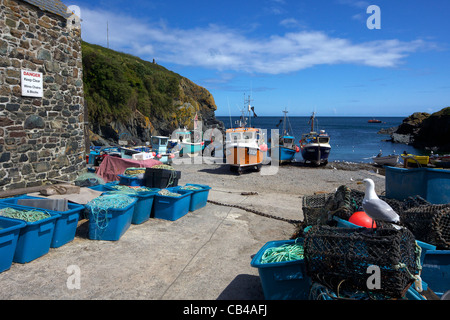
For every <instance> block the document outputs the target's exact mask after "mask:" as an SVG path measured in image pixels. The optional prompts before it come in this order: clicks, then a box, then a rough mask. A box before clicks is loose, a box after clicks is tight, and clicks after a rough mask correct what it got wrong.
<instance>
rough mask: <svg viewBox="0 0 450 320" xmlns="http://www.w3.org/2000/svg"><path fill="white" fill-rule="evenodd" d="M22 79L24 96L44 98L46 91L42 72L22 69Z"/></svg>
mask: <svg viewBox="0 0 450 320" xmlns="http://www.w3.org/2000/svg"><path fill="white" fill-rule="evenodd" d="M21 80H22V82H21V83H22V96H25V97H38V98H42V96H43V92H44V90H43V80H42V73H40V72H34V71H28V70H22V75H21Z"/></svg>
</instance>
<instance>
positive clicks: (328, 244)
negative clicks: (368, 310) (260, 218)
mask: <svg viewBox="0 0 450 320" xmlns="http://www.w3.org/2000/svg"><path fill="white" fill-rule="evenodd" d="M304 248H305V252H304V256H305V265H306V270H307V274H308V276H309V277H311V280H312V281H314V282H317V283H320V284H322V285H324V286H326V287H327V288H329V289H331V290H332V291H334V292H337V291H340V292H342V291H346V292H353V293H355V292H359V293H365V294H366V295H372V296H373V295H382V296H383V297H384V298H401V297H403V296H404V295H405V293H406V291H407V290H408V289H409V287H410V286H411V284H412V283H414V282H415V281H416V280H419V279H420V278H418V277H419V276H420V271H421V264H420V254H421V248H420V247H419V246H418V245H417V244H416V241H415V237H414V235H413V234H412V233H411V231H409V230H408V229H406V228H399V229H394V228H386V229H377V230H376V231H374V230H372V229H370V228H336V227H331V226H326V225H317V226H312V227H311V228H310V229H309V230H308V231H307V232H306V233H305V238H304ZM373 266H376V267H377V268H379V269H378V270H379V271H380V272H378V274H377V276H379V277H380V278H379V284H380V286H379V287H374V288H369V286H368V284H367V281H368V270H371V269H370V268H371V267H373Z"/></svg>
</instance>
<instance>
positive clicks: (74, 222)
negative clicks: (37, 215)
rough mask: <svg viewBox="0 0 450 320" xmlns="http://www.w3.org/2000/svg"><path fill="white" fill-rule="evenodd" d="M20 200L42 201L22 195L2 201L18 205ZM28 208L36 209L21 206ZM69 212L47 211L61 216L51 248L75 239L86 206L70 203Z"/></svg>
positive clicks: (57, 221)
mask: <svg viewBox="0 0 450 320" xmlns="http://www.w3.org/2000/svg"><path fill="white" fill-rule="evenodd" d="M20 199H42V198H39V197H32V196H28V195H22V196H18V197H13V198H7V199H4V200H2V202H4V203H9V204H15V205H18V201H19V200H20ZM20 206H21V207H25V208H27V210H30V209H35V208H34V207H29V206H24V205H20ZM68 208H69V210H67V211H54V210H47V211H48V212H55V213H58V214H59V215H60V217H59V218H58V219H57V220H56V225H55V231H54V232H53V238H52V242H51V244H50V248H59V247H61V246H62V245H65V244H66V243H69V242H70V241H72V240H73V239H74V238H75V233H76V232H77V226H78V220H79V218H80V215H81V214H82V213H83V210H84V206H83V205H80V204H76V203H68Z"/></svg>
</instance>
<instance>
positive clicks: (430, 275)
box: [422, 250, 450, 297]
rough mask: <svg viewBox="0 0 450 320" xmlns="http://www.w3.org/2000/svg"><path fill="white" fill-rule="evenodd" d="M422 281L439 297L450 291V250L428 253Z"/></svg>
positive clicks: (424, 262)
mask: <svg viewBox="0 0 450 320" xmlns="http://www.w3.org/2000/svg"><path fill="white" fill-rule="evenodd" d="M422 279H423V280H424V281H425V282H427V284H428V286H429V287H430V288H431V289H432V290H433V292H434V293H436V295H438V296H439V297H441V296H442V295H443V294H444V293H445V292H447V291H448V290H450V250H429V251H427V254H426V256H425V259H424V261H423V265H422Z"/></svg>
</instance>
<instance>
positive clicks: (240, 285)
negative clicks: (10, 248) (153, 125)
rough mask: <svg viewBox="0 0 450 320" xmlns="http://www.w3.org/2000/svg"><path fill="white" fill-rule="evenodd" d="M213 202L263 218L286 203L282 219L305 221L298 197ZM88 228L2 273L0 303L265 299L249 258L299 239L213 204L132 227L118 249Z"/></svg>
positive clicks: (233, 197)
mask: <svg viewBox="0 0 450 320" xmlns="http://www.w3.org/2000/svg"><path fill="white" fill-rule="evenodd" d="M209 199H211V200H216V201H221V202H226V203H236V204H241V205H245V206H249V207H253V208H258V210H259V209H262V207H265V208H266V210H267V209H268V208H270V207H271V206H273V204H274V203H279V202H280V201H282V202H283V203H284V206H285V210H279V211H278V210H277V215H279V216H285V217H286V218H289V219H299V218H300V214H301V211H300V210H301V199H300V198H298V197H297V198H292V197H288V196H286V199H280V195H279V194H265V195H263V196H262V195H260V194H259V195H256V196H255V195H253V196H252V195H251V196H242V195H240V192H239V190H234V192H233V193H229V192H227V191H225V192H223V191H220V190H214V189H213V190H211V191H210V195H209ZM281 211H282V212H281ZM82 222H83V221H82ZM86 225H87V222H85V223H84V224H80V226H79V227H78V229H77V235H76V237H75V239H74V240H73V241H72V242H70V243H68V244H66V245H64V246H62V247H60V248H54V249H53V248H52V249H50V252H49V253H48V254H46V255H44V256H42V257H40V258H38V259H36V260H34V261H31V262H29V263H27V264H17V263H13V265H12V267H11V269H9V270H7V271H5V272H3V273H1V274H0V283H1V286H0V298H1V299H163V300H171V299H200V300H202V299H237V300H240V299H264V296H263V292H262V288H261V285H260V280H259V276H258V270H257V269H255V268H252V267H251V266H250V261H251V257H252V255H253V254H255V253H256V252H257V251H258V250H259V249H260V248H261V247H262V245H264V243H266V242H267V241H270V240H276V239H288V238H289V237H290V236H291V235H292V234H293V232H294V226H293V225H291V224H289V223H287V222H283V221H278V220H274V219H270V218H265V217H261V216H258V215H255V214H254V213H250V212H247V211H243V210H240V209H236V208H230V207H225V206H217V205H213V204H210V203H208V204H207V206H206V207H204V208H202V209H199V210H197V211H195V212H190V213H188V214H187V215H186V216H184V217H182V218H180V219H179V220H177V221H166V220H160V219H150V220H148V221H146V222H144V223H143V224H141V225H131V227H130V228H129V229H128V231H127V232H126V233H125V234H124V235H123V236H122V238H121V239H120V240H119V241H114V242H110V241H96V240H89V239H88V238H87V228H86ZM71 265H76V266H78V267H79V269H80V274H81V277H80V289H69V288H68V286H67V280H68V279H69V277H70V275H71V274H69V273H67V270H68V267H69V266H71ZM72 283H73V282H72Z"/></svg>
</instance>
